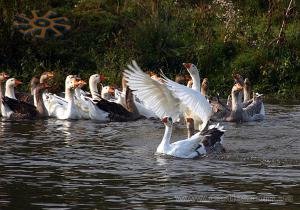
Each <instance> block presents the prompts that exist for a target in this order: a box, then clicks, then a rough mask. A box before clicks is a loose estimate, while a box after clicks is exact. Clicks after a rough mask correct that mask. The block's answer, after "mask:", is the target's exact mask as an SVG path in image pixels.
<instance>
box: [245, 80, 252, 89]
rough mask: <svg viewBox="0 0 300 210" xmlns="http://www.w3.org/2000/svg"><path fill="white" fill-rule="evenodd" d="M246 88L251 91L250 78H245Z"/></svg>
mask: <svg viewBox="0 0 300 210" xmlns="http://www.w3.org/2000/svg"><path fill="white" fill-rule="evenodd" d="M244 89H246V90H249V91H250V89H251V82H250V80H249V79H248V78H246V79H245V80H244Z"/></svg>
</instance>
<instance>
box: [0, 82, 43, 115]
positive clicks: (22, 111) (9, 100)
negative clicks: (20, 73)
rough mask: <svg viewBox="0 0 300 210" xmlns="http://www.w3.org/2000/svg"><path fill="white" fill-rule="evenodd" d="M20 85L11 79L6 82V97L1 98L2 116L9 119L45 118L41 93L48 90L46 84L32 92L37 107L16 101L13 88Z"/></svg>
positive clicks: (39, 85)
mask: <svg viewBox="0 0 300 210" xmlns="http://www.w3.org/2000/svg"><path fill="white" fill-rule="evenodd" d="M19 84H21V82H20V81H19V80H16V79H14V78H11V79H9V80H7V82H6V89H7V91H6V95H5V97H4V98H2V107H3V109H1V112H2V115H3V116H4V117H6V118H9V119H36V118H41V117H47V111H46V109H45V107H44V105H43V100H42V92H43V91H44V90H45V89H46V88H48V87H49V86H48V85H47V84H44V83H42V84H38V85H37V87H36V88H35V91H34V98H35V101H36V102H37V107H35V106H34V105H32V104H29V103H26V102H24V101H20V100H17V99H16V97H15V96H14V87H16V86H17V85H19Z"/></svg>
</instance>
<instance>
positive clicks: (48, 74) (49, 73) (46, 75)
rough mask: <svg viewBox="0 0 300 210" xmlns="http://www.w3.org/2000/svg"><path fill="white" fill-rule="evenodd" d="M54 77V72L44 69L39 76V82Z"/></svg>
mask: <svg viewBox="0 0 300 210" xmlns="http://www.w3.org/2000/svg"><path fill="white" fill-rule="evenodd" d="M53 77H54V72H53V71H45V72H44V73H42V75H41V77H40V83H44V82H45V81H47V80H49V79H52V78H53Z"/></svg>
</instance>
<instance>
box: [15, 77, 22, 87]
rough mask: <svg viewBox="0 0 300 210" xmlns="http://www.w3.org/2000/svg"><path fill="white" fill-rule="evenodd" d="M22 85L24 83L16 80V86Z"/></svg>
mask: <svg viewBox="0 0 300 210" xmlns="http://www.w3.org/2000/svg"><path fill="white" fill-rule="evenodd" d="M20 84H23V82H21V81H20V80H17V79H16V80H15V85H16V86H17V85H20Z"/></svg>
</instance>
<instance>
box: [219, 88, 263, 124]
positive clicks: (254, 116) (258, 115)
mask: <svg viewBox="0 0 300 210" xmlns="http://www.w3.org/2000/svg"><path fill="white" fill-rule="evenodd" d="M242 90H243V87H242V86H241V85H240V84H239V83H236V84H235V85H234V86H233V88H232V91H231V98H232V110H231V111H230V113H229V115H228V116H226V117H225V121H229V122H237V123H241V122H248V121H260V120H263V119H264V114H265V113H264V111H262V106H263V103H262V98H261V95H260V96H259V97H256V95H255V94H254V97H253V100H252V102H251V104H249V105H248V106H247V107H245V108H243V106H242V94H241V91H242Z"/></svg>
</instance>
